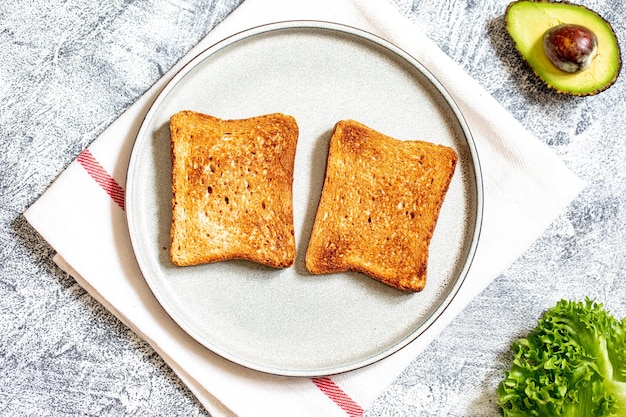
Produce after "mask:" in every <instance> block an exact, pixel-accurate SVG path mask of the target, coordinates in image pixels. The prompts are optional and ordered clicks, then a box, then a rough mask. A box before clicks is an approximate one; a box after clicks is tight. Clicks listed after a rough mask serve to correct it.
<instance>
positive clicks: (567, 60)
mask: <svg viewBox="0 0 626 417" xmlns="http://www.w3.org/2000/svg"><path fill="white" fill-rule="evenodd" d="M543 48H544V51H545V53H546V56H547V57H548V59H549V60H550V62H552V63H553V64H554V66H556V67H557V68H558V69H560V70H561V71H565V72H569V73H576V72H579V71H582V70H584V69H585V68H587V67H588V66H589V64H591V61H592V60H593V58H594V56H595V54H596V51H597V50H598V38H597V37H596V35H595V33H593V32H592V31H591V30H589V29H588V28H586V27H584V26H581V25H576V24H561V25H558V26H554V27H552V28H550V29H548V30H547V31H546V33H545V35H544V37H543Z"/></svg>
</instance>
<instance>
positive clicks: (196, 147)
mask: <svg viewBox="0 0 626 417" xmlns="http://www.w3.org/2000/svg"><path fill="white" fill-rule="evenodd" d="M170 135H171V147H172V226H171V236H170V257H171V260H172V262H173V263H174V264H175V265H179V266H185V265H196V264H202V263H210V262H217V261H224V260H228V259H247V260H250V261H253V262H258V263H261V264H264V265H267V266H271V267H275V268H283V267H288V266H290V265H292V264H293V262H294V260H295V254H296V245H295V237H294V226H293V194H292V184H293V168H294V159H295V152H296V143H297V140H298V125H297V124H296V120H295V119H294V118H293V117H291V116H287V115H284V114H280V113H276V114H268V115H264V116H258V117H252V118H249V119H242V120H222V119H218V118H216V117H212V116H209V115H205V114H201V113H197V112H192V111H181V112H179V113H176V114H174V115H173V116H171V118H170Z"/></svg>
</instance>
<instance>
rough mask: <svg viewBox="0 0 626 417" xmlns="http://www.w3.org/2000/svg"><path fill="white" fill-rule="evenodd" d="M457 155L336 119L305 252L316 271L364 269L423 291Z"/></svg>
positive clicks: (381, 278)
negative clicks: (430, 255)
mask: <svg viewBox="0 0 626 417" xmlns="http://www.w3.org/2000/svg"><path fill="white" fill-rule="evenodd" d="M457 159H458V156H457V154H456V152H455V151H454V150H453V149H451V148H449V147H446V146H442V145H435V144H432V143H428V142H423V141H401V140H397V139H394V138H391V137H389V136H386V135H384V134H382V133H379V132H377V131H375V130H373V129H371V128H369V127H367V126H365V125H363V124H361V123H359V122H356V121H353V120H342V121H340V122H338V123H337V124H336V126H335V130H334V132H333V135H332V138H331V140H330V145H329V150H328V160H327V166H326V176H325V179H324V185H323V188H322V195H321V198H320V202H319V205H318V208H317V212H316V215H315V221H314V224H313V230H312V233H311V239H310V241H309V245H308V248H307V252H306V261H305V262H306V267H307V269H308V270H309V271H310V272H311V273H313V274H326V273H333V272H343V271H358V272H362V273H364V274H366V275H368V276H370V277H372V278H374V279H377V280H379V281H381V282H383V283H385V284H388V285H391V286H393V287H396V288H399V289H402V290H407V291H421V290H422V289H423V288H424V285H425V284H426V269H427V263H428V247H429V244H430V241H431V238H432V235H433V232H434V229H435V225H436V222H437V219H438V217H439V211H440V208H441V205H442V203H443V200H444V197H445V194H446V192H447V190H448V187H449V185H450V181H451V180H452V176H453V174H454V169H455V167H456V163H457Z"/></svg>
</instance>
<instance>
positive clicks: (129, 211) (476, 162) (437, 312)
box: [125, 20, 484, 377]
mask: <svg viewBox="0 0 626 417" xmlns="http://www.w3.org/2000/svg"><path fill="white" fill-rule="evenodd" d="M298 29H315V30H321V31H331V32H339V33H342V34H347V35H351V36H355V37H357V38H361V39H365V40H367V41H369V42H372V43H374V44H376V45H378V46H380V47H382V48H384V49H385V50H387V51H389V52H391V53H392V54H394V55H396V56H398V57H400V58H401V59H402V60H403V61H406V62H407V63H408V64H410V66H412V67H413V68H415V69H417V70H418V71H419V72H420V73H421V74H422V75H423V76H424V77H425V78H426V79H427V80H428V81H429V82H430V83H431V84H432V86H433V87H434V88H435V89H436V90H437V92H438V93H439V94H440V95H441V96H442V98H443V99H444V101H445V104H446V105H447V106H448V107H449V109H450V110H451V111H452V113H453V114H454V117H455V119H456V121H457V122H458V124H459V127H460V130H461V131H462V132H463V136H464V139H465V142H466V144H467V149H468V151H469V155H470V160H471V163H472V167H473V169H472V170H470V173H471V174H472V176H473V178H472V179H473V182H474V186H475V188H476V190H475V195H472V196H471V197H472V199H473V200H474V201H473V202H474V203H475V206H476V210H475V213H473V212H472V213H471V214H472V215H474V216H475V217H474V227H473V230H472V236H471V243H470V245H469V247H468V252H467V256H466V257H465V260H464V262H463V267H462V268H461V270H460V272H459V273H458V276H457V277H456V279H455V280H454V283H453V285H452V287H451V289H450V291H448V293H447V295H446V296H445V297H444V298H443V301H442V302H441V303H439V305H437V306H436V308H434V310H433V311H432V313H431V314H430V315H429V316H428V318H427V319H426V320H424V321H423V322H422V323H421V324H420V325H419V326H417V327H416V328H415V329H413V330H412V331H410V332H407V334H406V335H405V336H404V337H403V338H402V340H401V341H399V342H397V343H396V344H394V345H392V346H391V347H389V348H387V349H384V350H382V351H380V352H378V353H377V354H373V355H370V356H368V357H366V358H361V359H360V360H358V361H356V362H355V361H352V362H349V363H345V364H343V365H333V366H330V367H325V368H319V369H300V368H299V369H292V368H289V367H284V368H281V367H277V366H265V365H263V364H260V363H258V362H254V361H250V360H246V359H245V358H241V357H239V356H238V355H235V354H229V353H228V352H226V351H224V350H223V349H220V348H218V347H216V346H214V345H213V344H211V346H212V347H209V346H207V343H204V342H203V341H201V340H198V338H196V337H195V336H194V334H193V332H190V331H189V330H188V329H187V327H188V326H185V325H184V324H181V323H180V321H179V319H178V317H177V315H176V314H175V312H172V311H170V308H169V306H167V303H164V302H162V300H161V296H160V294H159V291H158V290H157V289H155V288H153V285H152V283H151V280H150V279H149V278H148V277H147V276H146V274H147V266H146V265H145V264H144V261H143V259H140V258H141V257H140V256H138V254H137V245H139V243H138V242H137V237H136V236H137V232H136V231H135V227H136V226H135V224H134V222H133V221H132V220H131V217H132V215H133V210H134V207H133V202H132V201H133V198H131V195H132V194H133V192H134V185H133V181H132V177H133V175H134V172H135V170H134V169H133V166H134V165H136V164H137V159H138V158H139V156H137V154H138V152H135V150H136V149H137V147H138V146H139V142H140V141H139V139H140V138H141V137H142V136H144V135H145V134H146V130H147V129H148V128H149V125H150V122H151V120H152V119H153V117H154V115H155V113H156V112H157V111H158V109H159V106H160V104H161V103H162V102H163V101H164V100H165V99H166V98H167V96H168V95H169V93H170V92H171V91H172V90H173V89H175V87H176V86H177V84H178V83H179V82H180V81H181V80H182V79H183V78H184V77H185V76H186V75H187V74H188V73H189V72H190V71H192V70H193V69H194V68H195V67H196V65H198V64H199V63H201V62H202V61H203V60H205V59H207V58H209V57H210V56H212V55H213V54H215V53H217V52H219V51H221V50H223V49H225V48H228V47H230V46H232V45H234V44H236V43H238V42H241V41H244V40H246V39H249V38H251V37H254V36H257V35H262V34H267V33H271V32H276V31H281V30H298ZM127 168H128V169H127V173H126V190H125V201H126V202H127V204H126V210H125V212H126V216H125V217H126V223H127V227H128V231H129V235H130V240H131V247H132V251H133V253H132V254H133V257H134V258H135V259H136V261H137V263H138V266H139V269H140V272H141V274H142V277H143V279H144V281H145V283H146V284H147V286H148V288H149V289H150V291H151V293H152V295H153V296H154V297H155V299H156V301H157V302H158V304H159V305H160V307H161V308H162V309H163V310H164V311H165V312H166V314H167V315H168V316H169V317H170V318H171V319H172V320H173V322H174V323H175V324H176V325H177V326H179V327H180V328H181V329H182V330H183V331H184V332H185V333H186V334H187V335H188V336H190V337H191V338H192V339H193V340H194V341H196V342H197V343H199V344H200V345H201V346H203V347H204V348H206V349H207V350H208V351H211V352H213V353H215V354H217V355H218V356H220V357H222V358H224V359H226V360H228V361H230V362H232V363H235V364H238V365H240V366H243V367H244V368H248V369H251V370H254V371H259V372H263V373H267V374H271V375H278V376H292V377H322V376H330V375H335V374H339V373H344V372H348V371H352V370H356V369H360V368H363V367H366V366H368V365H371V364H373V363H376V362H379V361H381V360H382V359H385V358H387V357H388V356H391V355H393V354H394V353H396V352H398V351H400V350H402V349H404V348H405V347H406V346H407V345H409V344H410V343H412V342H413V341H415V340H416V339H418V338H419V337H420V336H421V335H422V334H423V333H424V332H425V331H426V330H428V329H429V328H430V327H431V326H432V325H433V324H434V323H435V322H436V321H437V320H438V319H439V318H440V317H441V315H442V314H443V313H444V311H445V310H446V309H447V308H448V307H449V306H450V304H451V303H452V302H453V301H454V299H455V298H456V296H457V294H458V292H459V290H460V288H461V287H462V286H463V284H464V282H465V279H466V277H467V275H468V272H469V270H470V268H471V266H472V264H473V262H474V258H475V254H476V249H477V247H478V243H479V241H480V236H481V232H482V223H483V215H484V185H483V177H482V168H481V163H480V158H479V155H478V151H477V148H476V144H475V142H474V137H473V135H472V132H471V130H470V128H469V125H468V123H467V121H466V119H465V117H464V115H463V113H462V112H461V110H460V108H459V106H458V104H457V103H456V101H455V100H454V98H453V96H452V95H451V94H450V93H449V92H448V91H447V89H446V88H445V87H444V86H443V84H442V83H441V82H440V81H439V80H438V79H437V77H436V76H435V75H434V74H433V73H432V72H431V71H430V70H429V69H428V68H427V67H426V66H425V65H424V64H422V63H421V62H420V61H419V60H418V59H416V58H415V57H413V56H412V55H411V54H409V53H408V52H406V51H405V50H404V49H402V48H400V47H398V46H397V45H395V44H393V43H392V42H390V41H387V40H386V39H384V38H382V37H381V36H379V35H376V34H374V33H371V32H369V31H366V30H364V29H360V28H357V27H355V26H351V25H346V24H343V23H336V22H330V21H324V20H284V21H278V22H273V23H266V24H261V25H257V26H253V27H250V28H248V29H244V30H241V31H239V32H236V33H234V34H232V35H230V36H227V37H225V38H223V39H221V40H219V41H217V42H215V43H213V44H211V45H209V46H208V47H206V48H205V49H203V50H202V51H200V52H198V53H197V54H196V55H195V56H194V57H192V58H191V59H190V60H189V61H188V62H187V63H185V64H184V65H183V66H182V67H181V68H180V69H179V70H178V71H177V72H175V73H174V75H173V76H172V77H171V78H170V79H169V80H168V81H167V82H166V83H165V85H164V86H163V87H162V89H161V90H160V91H159V92H158V94H157V96H156V98H155V99H154V100H153V101H152V103H150V105H149V108H148V110H147V111H146V113H145V114H144V117H143V118H142V120H141V124H140V127H139V129H138V131H137V134H136V135H135V136H134V139H133V144H132V146H131V151H130V158H129V162H128V166H127Z"/></svg>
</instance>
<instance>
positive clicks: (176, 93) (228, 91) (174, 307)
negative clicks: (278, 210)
mask: <svg viewBox="0 0 626 417" xmlns="http://www.w3.org/2000/svg"><path fill="white" fill-rule="evenodd" d="M183 109H190V110H196V111H200V112H204V113H208V114H211V115H214V116H217V117H220V118H246V117H251V116H255V115H260V114H267V113H272V112H282V113H286V114H290V115H292V116H294V117H295V118H296V120H297V122H298V125H299V130H300V137H299V141H298V148H297V154H296V161H295V178H294V184H293V188H294V217H295V231H296V244H297V257H296V262H295V265H294V266H293V267H291V268H288V269H282V270H275V269H270V268H266V267H263V266H260V265H256V264H253V263H251V262H246V261H227V262H221V263H215V264H209V265H202V266H195V267H183V268H181V267H175V266H174V265H172V264H171V263H170V260H169V229H170V223H171V212H170V204H171V203H170V201H171V188H170V187H171V178H170V163H171V161H170V145H169V129H168V120H169V117H170V115H172V114H173V113H175V112H177V111H179V110H183ZM347 118H350V119H355V120H359V121H360V122H362V123H364V124H366V125H368V126H370V127H372V128H374V129H377V130H379V131H381V132H383V133H385V134H387V135H390V136H394V137H397V138H400V139H425V140H428V141H431V142H436V143H441V144H445V145H448V146H451V147H453V148H454V149H456V150H457V152H458V153H459V156H460V161H459V164H458V166H457V170H456V173H455V175H454V178H453V181H452V184H451V186H450V189H449V191H448V194H447V196H446V199H445V202H444V205H443V207H442V210H441V215H440V218H439V222H438V225H437V228H436V230H435V234H434V237H433V240H432V242H431V248H430V258H429V264H428V282H427V284H426V288H425V289H424V290H423V291H422V292H421V293H414V294H413V293H410V294H409V293H405V292H400V291H398V290H396V289H393V288H390V287H387V286H385V285H383V284H381V283H378V282H376V281H374V280H372V279H370V278H368V277H366V276H364V275H361V274H358V273H342V274H333V275H322V276H314V275H310V274H309V273H307V271H306V269H305V267H304V253H305V251H306V246H307V243H308V238H309V236H310V232H311V226H312V222H313V218H314V216H315V210H316V208H317V203H318V201H319V196H320V191H321V187H322V182H323V179H324V169H325V163H326V155H327V149H328V141H329V139H330V134H331V131H332V128H333V126H334V124H335V123H336V122H337V121H338V120H340V119H347ZM126 198H127V199H126V201H127V216H128V226H129V229H130V235H131V239H132V243H133V248H134V251H135V255H136V257H137V261H138V262H139V266H140V268H141V270H142V273H143V274H144V276H145V279H146V281H147V283H148V285H149V286H150V288H151V289H152V291H153V293H154V295H155V297H156V298H157V300H158V301H159V302H160V304H161V305H162V306H163V308H164V309H165V310H166V311H167V312H168V313H169V315H170V316H171V317H172V318H173V319H174V320H175V321H176V322H177V323H178V325H180V327H181V328H183V329H184V330H185V331H186V332H187V333H188V334H189V335H191V336H192V337H193V338H195V339H196V340H197V341H198V342H200V343H201V344H202V345H204V346H206V347H207V348H208V349H210V350H211V351H213V352H215V353H217V354H219V355H221V356H223V357H224V358H227V359H229V360H231V361H233V362H235V363H238V364H240V365H243V366H246V367H249V368H252V369H256V370H260V371H264V372H268V373H273V374H280V375H291V376H319V375H328V374H333V373H338V372H343V371H348V370H352V369H355V368H359V367H362V366H365V365H368V364H371V363H373V362H375V361H377V360H379V359H381V358H384V357H386V356H388V355H390V354H392V353H393V352H395V351H397V350H398V349H401V348H402V347H403V346H405V345H406V344H408V343H409V342H411V341H412V340H414V339H415V338H417V337H419V335H420V334H421V333H422V332H423V331H424V330H425V329H426V328H427V327H428V326H430V325H431V324H432V323H433V322H434V321H435V320H437V318H438V317H439V316H440V314H441V313H442V311H443V310H444V309H445V308H446V306H448V304H449V303H450V302H451V300H452V299H453V297H454V295H455V294H456V293H457V291H458V289H459V287H460V286H461V284H462V282H463V280H464V278H465V275H466V273H467V270H468V268H469V264H470V262H471V259H472V257H473V254H474V250H475V247H476V244H477V240H478V234H479V230H480V219H481V213H482V186H481V180H480V170H479V165H478V159H477V155H476V152H475V149H474V145H473V142H472V139H471V136H470V133H469V131H468V129H467V127H466V125H465V123H464V121H463V119H462V116H461V114H460V112H459V110H458V108H457V107H456V105H455V104H454V103H453V101H452V100H451V98H450V96H449V95H448V94H447V93H446V92H445V91H444V90H443V88H442V87H441V86H440V84H439V83H438V82H437V80H436V79H434V77H433V76H432V75H431V74H430V73H429V72H428V71H427V70H426V69H425V68H424V67H423V66H422V65H421V64H420V63H419V62H417V61H416V60H415V59H413V58H411V57H410V56H409V55H408V54H406V53H405V52H403V51H402V50H400V49H399V48H397V47H395V46H393V45H391V44H389V43H387V42H385V41H383V40H381V39H379V38H377V37H375V36H373V35H371V34H369V33H365V32H363V31H360V30H357V29H354V28H350V27H345V26H340V25H336V24H330V23H325V22H301V21H300V22H283V23H277V24H271V25H267V26H262V27H258V28H254V29H251V30H248V31H245V32H243V33H240V34H237V35H235V36H233V37H231V38H229V39H226V40H224V41H222V42H220V43H218V44H216V45H214V46H212V47H210V48H209V49H207V50H206V51H204V52H202V53H201V54H200V55H199V56H198V57H196V58H195V59H193V60H192V61H191V62H190V63H189V64H188V65H187V66H185V67H184V69H182V70H181V71H180V73H178V74H177V75H176V76H175V77H174V78H173V80H172V81H171V82H170V83H169V84H168V85H167V86H166V87H165V89H164V90H163V92H162V93H161V94H160V96H159V97H158V99H157V100H156V101H155V103H154V104H153V106H152V108H151V109H150V111H149V112H148V114H147V115H146V118H145V121H144V123H143V125H142V127H141V129H140V131H139V134H138V136H137V139H136V142H135V144H134V148H133V151H132V155H131V160H130V165H129V169H128V178H127V196H126Z"/></svg>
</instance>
